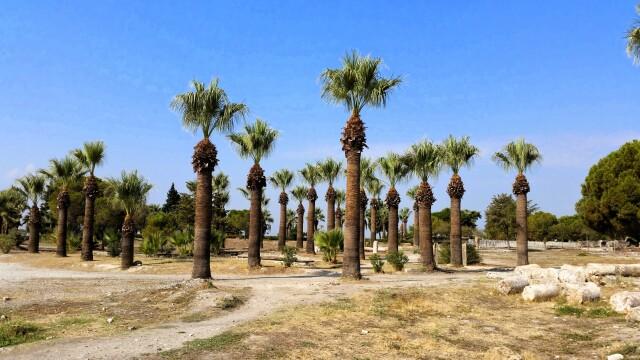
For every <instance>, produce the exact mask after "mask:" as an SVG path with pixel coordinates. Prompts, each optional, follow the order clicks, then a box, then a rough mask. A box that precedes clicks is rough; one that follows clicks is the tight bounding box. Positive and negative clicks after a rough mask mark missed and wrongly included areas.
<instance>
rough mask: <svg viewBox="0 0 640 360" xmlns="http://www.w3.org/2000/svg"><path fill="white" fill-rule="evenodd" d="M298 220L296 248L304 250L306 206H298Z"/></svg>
mask: <svg viewBox="0 0 640 360" xmlns="http://www.w3.org/2000/svg"><path fill="white" fill-rule="evenodd" d="M297 212H298V218H297V219H296V247H297V248H298V249H302V248H303V247H304V229H303V226H304V206H303V205H302V203H300V204H299V205H298V210H297Z"/></svg>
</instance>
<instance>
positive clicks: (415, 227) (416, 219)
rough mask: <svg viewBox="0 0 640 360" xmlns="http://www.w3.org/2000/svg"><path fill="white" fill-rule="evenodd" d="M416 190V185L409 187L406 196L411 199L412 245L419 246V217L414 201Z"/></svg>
mask: <svg viewBox="0 0 640 360" xmlns="http://www.w3.org/2000/svg"><path fill="white" fill-rule="evenodd" d="M417 191H418V186H414V187H410V188H409V190H407V196H408V197H409V199H411V200H413V246H418V247H419V246H420V226H418V225H419V224H420V219H419V216H418V212H419V209H418V203H417V202H416V192H417Z"/></svg>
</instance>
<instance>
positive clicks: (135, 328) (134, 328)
mask: <svg viewBox="0 0 640 360" xmlns="http://www.w3.org/2000/svg"><path fill="white" fill-rule="evenodd" d="M127 329H128V330H129V331H133V330H137V329H138V328H137V327H135V326H129V327H128V328H127Z"/></svg>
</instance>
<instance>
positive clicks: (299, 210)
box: [291, 186, 307, 249]
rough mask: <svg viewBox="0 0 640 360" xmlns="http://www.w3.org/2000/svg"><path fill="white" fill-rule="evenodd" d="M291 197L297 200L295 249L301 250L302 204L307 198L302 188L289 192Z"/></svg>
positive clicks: (302, 237)
mask: <svg viewBox="0 0 640 360" xmlns="http://www.w3.org/2000/svg"><path fill="white" fill-rule="evenodd" d="M291 195H293V197H294V198H295V199H296V200H298V208H297V209H296V248H298V249H302V248H303V246H304V205H302V202H303V201H304V199H306V198H307V189H306V188H305V187H304V186H296V187H295V188H293V189H292V190H291Z"/></svg>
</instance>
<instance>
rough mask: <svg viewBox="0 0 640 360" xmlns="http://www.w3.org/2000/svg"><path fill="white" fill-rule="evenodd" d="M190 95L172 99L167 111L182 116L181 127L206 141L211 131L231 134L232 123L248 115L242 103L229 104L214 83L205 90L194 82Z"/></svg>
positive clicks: (221, 90) (233, 124) (216, 81)
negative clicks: (170, 110)
mask: <svg viewBox="0 0 640 360" xmlns="http://www.w3.org/2000/svg"><path fill="white" fill-rule="evenodd" d="M191 86H192V87H193V91H189V92H186V93H183V94H179V95H176V97H175V98H173V100H172V101H171V108H172V109H174V110H175V111H179V112H181V113H182V125H183V126H184V127H185V128H186V129H189V130H191V131H193V132H196V131H198V130H201V131H202V135H203V136H204V138H209V137H211V135H212V134H213V132H214V131H218V132H222V133H227V132H230V131H232V130H233V128H234V126H235V124H236V122H237V121H238V120H239V119H240V118H244V116H245V115H246V114H247V112H248V108H247V106H246V105H245V104H242V103H231V102H229V98H228V97H227V93H226V92H225V91H224V90H223V89H222V88H220V87H219V85H218V79H213V80H212V81H211V83H209V86H208V87H207V86H205V85H204V83H202V82H199V81H197V80H193V81H192V83H191Z"/></svg>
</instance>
